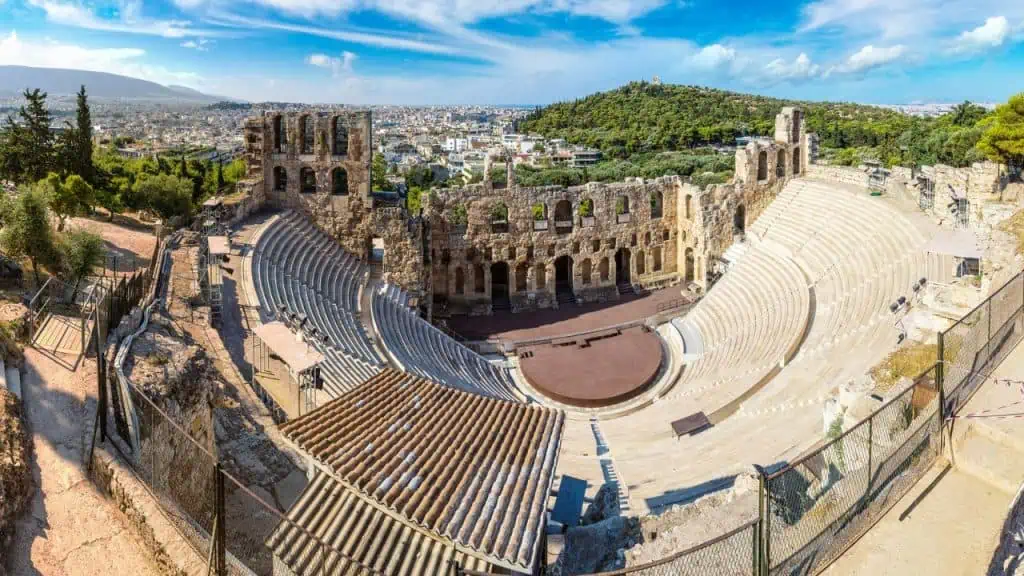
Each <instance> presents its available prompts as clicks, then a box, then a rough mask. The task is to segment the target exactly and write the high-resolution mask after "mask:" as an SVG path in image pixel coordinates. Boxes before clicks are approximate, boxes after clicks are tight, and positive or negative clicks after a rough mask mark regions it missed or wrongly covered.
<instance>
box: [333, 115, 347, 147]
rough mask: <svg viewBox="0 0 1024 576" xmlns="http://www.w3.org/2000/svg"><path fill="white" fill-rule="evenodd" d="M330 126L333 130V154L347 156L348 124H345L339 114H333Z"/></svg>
mask: <svg viewBox="0 0 1024 576" xmlns="http://www.w3.org/2000/svg"><path fill="white" fill-rule="evenodd" d="M332 124H333V126H331V129H332V131H333V132H334V137H333V138H332V140H334V155H335V156H347V155H348V126H346V125H345V119H344V118H342V117H341V116H335V117H334V120H333V121H332Z"/></svg>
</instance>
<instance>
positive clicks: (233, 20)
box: [208, 10, 465, 55]
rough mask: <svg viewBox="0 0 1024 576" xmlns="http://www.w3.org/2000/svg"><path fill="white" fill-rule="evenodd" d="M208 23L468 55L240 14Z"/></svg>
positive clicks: (438, 45) (216, 15)
mask: <svg viewBox="0 0 1024 576" xmlns="http://www.w3.org/2000/svg"><path fill="white" fill-rule="evenodd" d="M208 23H210V24H214V25H218V26H223V27H230V28H239V29H257V30H278V31H282V32H293V33H297V34H307V35H309V36H319V37H321V38H329V39H332V40H341V41H344V42H352V43H353V44H361V45H364V46H376V47H378V48H393V49H399V50H407V51H410V52H420V53H424V54H448V55H464V54H465V52H464V50H463V49H461V48H457V47H455V46H451V45H447V44H444V43H443V42H440V41H439V42H427V41H422V40H415V39H412V38H407V37H403V36H397V35H390V34H386V33H377V32H366V31H361V30H351V29H344V28H340V29H328V28H321V27H317V26H308V25H305V24H295V23H292V22H286V21H277V20H269V19H263V18H250V17H247V16H241V15H238V14H233V13H230V12H225V11H220V10H217V11H212V12H211V13H210V15H209V17H208Z"/></svg>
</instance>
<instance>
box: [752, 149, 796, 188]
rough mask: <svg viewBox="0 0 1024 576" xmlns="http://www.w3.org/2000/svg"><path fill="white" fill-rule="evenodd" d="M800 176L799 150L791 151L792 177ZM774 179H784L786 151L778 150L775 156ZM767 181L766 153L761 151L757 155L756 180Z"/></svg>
mask: <svg viewBox="0 0 1024 576" xmlns="http://www.w3.org/2000/svg"><path fill="white" fill-rule="evenodd" d="M798 174H800V149H799V148H794V149H793V175H794V176H796V175H798ZM775 177H776V178H785V177H786V150H785V149H784V148H780V149H779V150H778V151H777V152H776V155H775ZM767 179H768V151H767V150H761V151H760V152H759V153H758V154H757V180H758V181H764V180H767Z"/></svg>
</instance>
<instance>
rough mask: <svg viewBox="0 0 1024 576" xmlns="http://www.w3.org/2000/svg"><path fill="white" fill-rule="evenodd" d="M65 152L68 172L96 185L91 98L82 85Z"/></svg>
mask: <svg viewBox="0 0 1024 576" xmlns="http://www.w3.org/2000/svg"><path fill="white" fill-rule="evenodd" d="M65 141H66V145H65V150H64V155H65V160H64V161H65V164H66V170H67V172H68V173H69V174H78V175H79V176H81V177H82V178H83V179H84V180H85V181H86V182H88V183H89V184H90V185H92V186H95V185H96V174H95V167H94V166H93V162H92V114H91V113H90V111H89V96H88V95H87V94H86V93H85V85H82V87H81V89H80V90H79V91H78V95H77V109H76V113H75V125H74V126H71V125H68V129H67V138H66V140H65Z"/></svg>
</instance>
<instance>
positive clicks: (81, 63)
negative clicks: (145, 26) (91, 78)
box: [0, 30, 202, 86]
mask: <svg viewBox="0 0 1024 576" xmlns="http://www.w3.org/2000/svg"><path fill="white" fill-rule="evenodd" d="M145 55H146V51H145V50H142V49H141V48H88V47H84V46H78V45H75V44H67V43H63V42H56V41H30V40H22V39H21V38H20V37H18V33H17V32H16V31H14V30H12V31H11V32H10V34H8V35H7V36H0V65H18V66H36V67H39V68H70V69H75V70H90V71H94V72H110V73H113V74H121V75H124V76H131V77H133V78H140V79H143V80H150V81H152V82H158V83H160V84H183V85H187V86H196V85H197V84H199V83H200V82H201V81H202V77H201V76H199V75H198V74H195V73H192V72H178V71H172V70H168V69H167V68H164V67H162V66H154V65H151V64H147V63H145V62H144V61H143V57H144V56H145Z"/></svg>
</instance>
